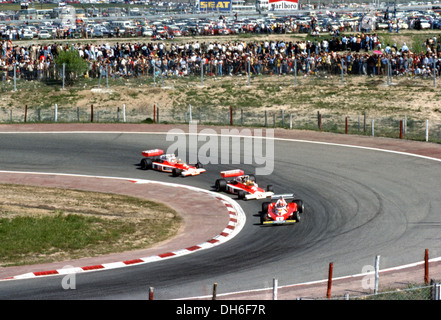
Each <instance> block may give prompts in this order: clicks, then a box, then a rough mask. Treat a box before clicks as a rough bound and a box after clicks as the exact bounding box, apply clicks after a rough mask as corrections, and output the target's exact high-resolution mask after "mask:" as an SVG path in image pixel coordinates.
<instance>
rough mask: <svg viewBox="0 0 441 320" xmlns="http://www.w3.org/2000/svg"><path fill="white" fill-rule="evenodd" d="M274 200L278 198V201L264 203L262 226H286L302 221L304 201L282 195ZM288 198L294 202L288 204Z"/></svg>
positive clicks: (261, 216) (261, 217)
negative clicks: (285, 224)
mask: <svg viewBox="0 0 441 320" xmlns="http://www.w3.org/2000/svg"><path fill="white" fill-rule="evenodd" d="M273 198H278V200H277V201H275V202H264V203H262V212H261V215H260V223H261V224H284V223H295V222H299V221H300V214H302V213H303V212H304V211H305V207H304V205H303V201H302V200H300V199H294V195H292V196H290V195H288V196H286V195H280V196H274V197H273ZM288 198H292V199H293V200H292V201H291V202H287V201H286V200H285V199H288Z"/></svg>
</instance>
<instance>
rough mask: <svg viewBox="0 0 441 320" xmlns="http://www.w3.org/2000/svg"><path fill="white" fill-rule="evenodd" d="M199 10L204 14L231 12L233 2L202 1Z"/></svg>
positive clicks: (229, 0) (226, 0) (221, 0)
mask: <svg viewBox="0 0 441 320" xmlns="http://www.w3.org/2000/svg"><path fill="white" fill-rule="evenodd" d="M199 10H200V11H202V12H211V11H215V12H217V11H219V12H230V11H231V0H200V1H199Z"/></svg>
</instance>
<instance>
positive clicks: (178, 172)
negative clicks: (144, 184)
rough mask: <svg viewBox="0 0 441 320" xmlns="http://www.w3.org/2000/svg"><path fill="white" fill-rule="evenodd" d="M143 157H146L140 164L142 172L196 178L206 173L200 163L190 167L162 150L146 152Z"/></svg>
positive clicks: (143, 152)
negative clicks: (153, 171) (151, 170)
mask: <svg viewBox="0 0 441 320" xmlns="http://www.w3.org/2000/svg"><path fill="white" fill-rule="evenodd" d="M142 155H143V156H144V157H145V158H142V159H141V163H140V165H141V169H142V170H148V169H153V170H157V171H163V172H169V173H171V174H172V175H173V176H174V177H178V176H182V177H187V176H196V175H199V174H201V173H203V172H205V171H206V170H205V169H204V168H203V166H202V164H201V163H200V162H198V163H197V164H195V165H194V166H190V165H188V164H186V163H184V162H183V161H182V160H181V159H179V158H177V157H176V155H175V154H173V153H168V154H164V151H163V150H161V149H152V150H144V151H142Z"/></svg>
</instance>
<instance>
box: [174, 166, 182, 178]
mask: <svg viewBox="0 0 441 320" xmlns="http://www.w3.org/2000/svg"><path fill="white" fill-rule="evenodd" d="M181 173H182V170H181V169H177V168H173V170H172V175H173V177H179V176H180V175H181Z"/></svg>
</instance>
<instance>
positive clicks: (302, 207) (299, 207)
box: [292, 199, 305, 213]
mask: <svg viewBox="0 0 441 320" xmlns="http://www.w3.org/2000/svg"><path fill="white" fill-rule="evenodd" d="M292 202H294V203H297V210H298V211H299V213H303V212H304V211H305V205H304V204H303V201H302V200H300V199H295V200H293V201H292Z"/></svg>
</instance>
